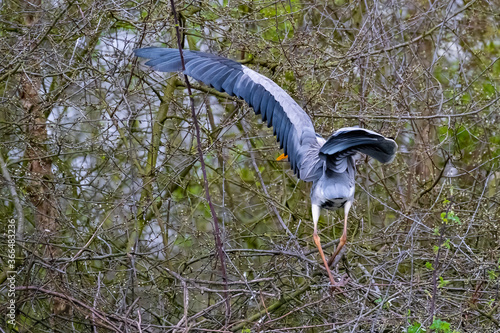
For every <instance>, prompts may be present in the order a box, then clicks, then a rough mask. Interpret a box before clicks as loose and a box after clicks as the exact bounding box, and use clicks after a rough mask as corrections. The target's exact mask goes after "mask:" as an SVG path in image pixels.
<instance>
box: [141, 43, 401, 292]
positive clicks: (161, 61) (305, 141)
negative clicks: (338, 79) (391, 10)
mask: <svg viewBox="0 0 500 333" xmlns="http://www.w3.org/2000/svg"><path fill="white" fill-rule="evenodd" d="M134 52H135V54H136V55H137V56H139V57H143V58H147V59H150V60H149V61H147V62H146V65H148V66H151V67H152V68H153V69H155V70H157V71H161V72H173V71H180V70H182V63H181V58H180V54H179V50H177V49H168V48H143V49H138V50H135V51H134ZM183 55H184V62H185V70H184V73H185V74H187V75H189V76H191V77H193V78H195V79H196V80H199V81H202V82H203V83H205V84H207V85H210V86H211V87H213V88H215V89H216V90H218V91H221V92H226V93H228V94H229V95H232V96H237V97H239V98H241V99H243V100H245V101H246V102H247V103H248V104H249V105H250V106H251V107H253V109H254V111H255V113H256V114H260V115H261V118H262V121H263V122H266V124H267V126H268V127H271V126H272V127H273V134H274V135H275V136H276V138H277V140H278V142H279V143H280V148H283V149H284V152H285V154H286V155H288V159H289V161H290V165H291V168H292V169H293V171H294V173H296V174H297V176H298V177H299V178H300V179H302V180H304V181H311V182H313V186H312V190H311V204H312V207H313V209H312V212H313V221H314V230H315V231H314V235H313V236H314V241H315V243H316V245H317V246H318V249H319V250H320V254H321V257H322V259H323V261H324V263H325V266H326V268H327V271H328V274H329V277H330V281H331V283H332V285H334V281H333V277H332V275H331V273H330V271H329V269H328V265H327V263H326V261H325V258H324V255H323V251H322V249H321V244H320V241H319V237H318V236H317V232H316V229H317V222H318V219H319V210H320V208H324V209H331V210H335V209H338V208H341V207H345V222H344V233H343V236H342V237H341V242H340V244H339V247H337V250H336V252H335V254H334V256H335V255H336V254H337V253H338V251H339V250H340V248H341V247H342V246H343V244H344V243H345V239H346V223H347V213H348V211H349V208H350V206H351V203H352V201H353V200H354V178H355V165H354V158H353V155H355V154H356V153H357V152H360V153H363V154H366V155H369V156H371V157H373V158H375V159H376V160H378V161H380V162H382V163H389V162H391V161H392V160H393V159H394V156H395V155H396V150H397V145H396V142H395V141H394V140H392V139H389V138H386V137H384V136H382V135H380V134H378V133H376V132H373V131H370V130H366V129H362V128H352V127H347V128H341V129H339V130H338V131H336V132H335V133H334V134H333V135H332V136H330V138H328V140H325V139H323V138H322V137H321V136H320V135H318V134H316V132H315V130H314V126H313V123H312V121H311V119H310V118H309V116H308V115H307V114H306V112H305V111H304V110H303V109H302V108H301V107H300V106H299V105H298V104H297V103H296V102H295V101H294V100H293V99H292V98H291V97H290V96H289V95H288V94H287V93H286V92H285V91H284V90H283V89H282V88H281V87H279V86H278V85H277V84H276V83H274V82H273V81H271V80H270V79H268V78H267V77H265V76H263V75H261V74H259V73H257V72H255V71H253V70H251V69H249V68H248V67H246V66H244V65H242V64H240V63H238V62H236V61H233V60H230V59H227V58H223V57H219V56H216V55H213V54H209V53H204V52H198V51H183Z"/></svg>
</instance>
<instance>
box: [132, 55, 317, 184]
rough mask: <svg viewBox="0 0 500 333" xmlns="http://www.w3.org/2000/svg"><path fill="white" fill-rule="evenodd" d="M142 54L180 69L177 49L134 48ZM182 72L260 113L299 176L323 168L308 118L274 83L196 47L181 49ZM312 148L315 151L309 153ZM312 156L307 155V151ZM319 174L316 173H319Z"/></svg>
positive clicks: (163, 67) (158, 65) (159, 66)
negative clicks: (189, 49)
mask: <svg viewBox="0 0 500 333" xmlns="http://www.w3.org/2000/svg"><path fill="white" fill-rule="evenodd" d="M134 52H135V54H136V55H137V56H139V57H142V58H147V59H151V60H149V61H148V62H146V65H148V66H151V67H152V68H153V69H155V70H157V71H161V72H173V71H180V70H182V64H181V58H180V54H179V50H177V49H168V48H156V47H149V48H143V49H138V50H135V51H134ZM183 55H184V63H185V68H186V69H185V71H184V73H185V74H187V75H189V76H191V77H193V78H195V79H196V80H200V81H202V82H203V83H205V84H207V85H210V86H212V87H214V88H215V89H216V90H218V91H222V92H227V93H228V94H229V95H233V96H237V97H239V98H241V99H243V100H245V102H247V103H248V104H249V105H250V106H251V107H253V109H254V110H255V113H256V114H261V115H262V121H267V126H268V127H271V126H272V127H273V134H274V135H276V138H277V139H278V141H279V142H280V148H283V149H284V151H285V154H286V155H288V158H289V160H290V163H291V167H292V169H293V170H294V172H295V173H296V174H297V176H298V177H299V178H300V179H303V180H306V181H312V180H314V179H316V177H317V175H318V174H319V175H320V173H319V172H318V170H321V169H322V164H323V163H321V162H322V161H320V159H319V156H318V152H319V148H320V145H319V143H318V139H317V138H316V133H315V131H314V126H313V123H312V121H311V118H309V116H308V115H307V113H305V111H304V110H302V108H301V107H300V106H299V105H298V104H297V103H296V102H295V101H294V100H293V99H292V98H291V97H290V96H289V95H288V94H287V93H286V92H285V91H284V90H283V89H282V88H281V87H279V86H278V85H277V84H276V83H274V82H273V81H271V80H270V79H268V78H267V77H265V76H263V75H260V74H259V73H257V72H255V71H253V70H251V69H250V68H248V67H246V66H244V65H242V64H240V63H238V62H236V61H233V60H230V59H227V58H223V57H219V56H216V55H213V54H209V53H204V52H198V51H183ZM311 148H312V150H314V151H315V154H313V153H311V151H310V150H311ZM311 154H312V155H315V159H314V161H313V160H310V159H308V158H309V156H308V155H311ZM318 178H319V177H318Z"/></svg>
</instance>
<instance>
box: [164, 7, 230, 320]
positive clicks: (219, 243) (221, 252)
mask: <svg viewBox="0 0 500 333" xmlns="http://www.w3.org/2000/svg"><path fill="white" fill-rule="evenodd" d="M170 4H171V5H172V13H173V15H174V22H175V31H176V33H177V46H178V47H179V54H180V57H181V64H182V71H183V72H184V71H185V69H186V66H185V62H184V54H183V53H182V41H181V33H180V30H179V22H178V19H177V11H176V10H175V3H174V0H170ZM184 81H185V82H186V87H187V90H188V94H189V101H190V104H191V116H192V117H193V123H194V127H195V132H196V143H197V148H198V156H199V159H200V165H201V171H202V173H203V183H204V187H205V196H206V199H207V202H208V205H209V207H210V213H211V214H212V219H213V221H214V237H215V246H216V248H217V255H218V257H219V260H220V264H221V273H222V279H223V281H224V282H227V274H226V263H225V260H224V250H223V247H222V241H221V237H220V235H221V232H220V228H219V221H218V218H217V214H216V213H215V208H214V205H213V203H212V198H211V197H210V191H209V188H208V178H207V171H206V168H205V159H204V157H203V150H202V148H201V135H200V125H199V124H198V119H197V117H196V111H195V109H194V98H193V92H192V91H191V85H190V83H189V79H188V77H187V75H186V74H184ZM224 289H225V290H226V291H225V293H224V297H225V298H226V325H227V324H228V323H229V318H230V316H231V304H230V300H229V295H228V292H227V289H228V286H227V284H226V285H225V287H224Z"/></svg>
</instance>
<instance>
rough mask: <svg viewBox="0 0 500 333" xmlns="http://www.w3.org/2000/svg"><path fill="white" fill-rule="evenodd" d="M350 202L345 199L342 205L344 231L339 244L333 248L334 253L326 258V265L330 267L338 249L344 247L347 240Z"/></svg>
mask: <svg viewBox="0 0 500 333" xmlns="http://www.w3.org/2000/svg"><path fill="white" fill-rule="evenodd" d="M351 204H352V203H351V202H350V201H347V202H346V203H345V205H344V215H345V217H344V232H342V236H341V237H340V240H339V245H338V246H337V248H336V249H335V253H333V255H332V256H331V257H330V260H328V267H330V265H331V264H333V261H334V260H335V257H336V256H337V254H339V252H340V250H341V249H342V248H343V247H344V244H345V243H346V242H347V215H349V209H350V208H351Z"/></svg>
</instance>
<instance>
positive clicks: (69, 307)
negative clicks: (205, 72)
mask: <svg viewBox="0 0 500 333" xmlns="http://www.w3.org/2000/svg"><path fill="white" fill-rule="evenodd" d="M175 5H176V9H177V11H178V14H179V15H178V19H179V25H180V30H181V33H182V37H181V39H182V43H183V46H184V47H185V48H188V49H192V50H201V51H206V52H211V53H215V54H219V55H223V56H226V57H230V58H233V59H236V60H239V61H242V62H244V63H245V64H246V65H247V66H249V67H250V68H252V69H254V70H257V71H258V72H260V73H262V74H264V75H266V76H268V77H270V78H272V79H273V80H274V81H275V82H277V83H278V84H279V85H280V86H282V87H283V88H284V89H285V90H286V91H287V92H288V93H290V95H291V96H292V97H293V98H295V100H296V101H297V102H298V103H299V104H300V105H301V106H302V107H303V108H304V110H305V111H306V112H307V113H308V114H309V115H310V116H311V118H312V119H313V122H314V124H315V126H316V129H317V131H318V133H320V134H321V135H323V136H324V137H328V136H329V135H330V134H331V133H333V131H335V130H336V129H338V128H340V127H345V126H361V127H364V128H368V129H371V130H375V131H378V132H380V133H382V134H384V135H387V136H390V137H394V138H395V139H396V141H397V142H398V145H399V151H398V155H397V157H396V159H395V161H394V162H393V163H392V164H390V165H381V164H379V163H378V162H376V161H373V160H370V159H368V158H366V157H364V156H360V157H359V159H358V176H357V178H356V182H357V192H356V201H355V204H354V207H353V209H352V210H351V211H352V213H351V214H350V218H349V228H348V244H347V246H346V251H345V253H344V256H343V259H342V260H341V261H340V263H339V265H338V266H337V267H336V269H335V270H334V276H335V277H336V278H338V279H344V280H347V284H346V286H345V287H343V288H342V289H341V290H335V291H334V292H333V293H331V292H330V290H329V288H328V278H327V276H326V272H325V271H324V269H323V268H322V264H321V262H320V260H319V256H318V254H317V250H316V248H315V246H314V243H313V241H312V237H311V236H312V223H311V213H310V202H309V191H310V184H308V183H304V182H302V181H297V179H296V178H295V177H294V176H293V173H292V172H291V171H290V170H289V165H288V164H287V163H286V162H277V161H276V157H277V156H278V155H280V154H281V152H280V151H279V149H278V145H277V144H276V140H275V138H274V137H273V136H272V130H270V129H268V128H267V127H266V126H265V125H264V124H262V122H261V121H260V120H259V119H258V117H256V116H255V115H254V114H253V111H252V109H251V108H249V107H247V106H246V105H245V104H244V103H242V102H239V101H237V100H235V99H234V98H232V97H229V96H227V95H226V94H222V93H218V92H216V91H214V90H213V89H211V88H209V87H207V86H204V85H202V84H201V83H199V82H196V81H191V84H192V86H193V99H194V103H195V104H194V107H195V110H196V113H197V117H198V121H199V124H200V128H201V131H200V133H201V134H200V139H201V148H202V152H203V156H204V160H205V164H206V168H205V169H206V174H207V180H208V185H209V193H210V195H211V199H212V203H213V207H214V208H215V212H216V214H217V217H218V224H219V226H220V229H221V234H220V237H221V239H222V245H223V250H224V258H225V260H224V263H223V265H224V267H225V269H226V278H227V283H225V282H224V281H225V279H224V276H223V273H222V270H221V267H222V264H221V261H220V259H219V256H218V254H217V251H216V243H215V238H214V220H213V217H212V215H211V212H210V208H209V203H208V202H207V200H206V198H205V190H204V186H203V184H204V178H203V174H202V169H201V164H200V158H199V154H198V151H197V143H196V142H197V141H196V133H195V130H194V123H193V120H192V117H191V109H190V100H189V97H188V94H187V91H186V83H185V81H184V79H183V77H181V76H179V75H178V74H176V73H171V74H167V73H155V72H152V71H151V70H150V69H149V68H147V67H146V66H143V65H142V63H143V61H142V60H139V59H137V58H135V57H134V56H133V53H132V50H133V49H135V48H139V47H143V46H151V45H155V46H167V47H174V48H175V47H176V46H177V40H176V35H175V24H174V17H173V15H172V8H171V6H170V3H169V2H161V1H160V2H158V1H154V2H151V1H145V2H134V1H105V0H103V1H98V2H94V1H86V0H79V1H63V0H60V1H52V2H48V1H43V2H41V1H39V0H38V1H37V0H25V1H12V0H10V1H3V2H1V3H0V6H1V9H0V15H1V19H0V27H1V29H0V34H1V38H0V51H1V52H0V58H1V59H2V61H1V62H0V63H1V65H0V100H1V103H0V138H1V145H0V156H1V160H0V164H1V169H2V170H1V171H2V178H0V180H1V182H2V187H1V189H0V196H1V199H2V206H1V210H0V228H1V230H2V232H5V233H7V231H8V224H9V221H11V220H12V219H13V220H14V221H15V224H16V227H17V229H16V230H17V234H16V237H17V260H16V267H15V271H16V272H17V273H16V274H15V276H16V287H17V290H16V297H15V300H16V321H17V326H16V327H12V326H11V325H7V322H6V320H7V317H6V314H7V313H8V309H7V307H6V305H5V306H4V305H0V312H1V314H2V315H1V317H0V327H1V328H2V330H3V331H9V330H11V331H22V332H108V331H110V332H111V331H120V332H164V331H189V330H193V331H203V330H205V331H237V332H254V331H255V332H257V331H273V332H274V331H276V332H285V331H298V332H302V331H304V332H309V331H310V332H313V331H325V330H329V331H339V332H347V331H350V332H357V331H371V332H383V331H384V332H392V331H395V332H402V331H403V332H406V331H407V332H418V331H419V329H420V331H421V332H423V329H426V330H427V331H436V332H479V331H480V332H490V331H491V332H494V331H497V330H498V329H499V326H500V323H499V320H500V315H499V313H498V304H499V295H498V288H499V282H498V276H499V275H500V254H499V240H498V224H499V218H500V211H499V202H498V201H499V194H498V186H499V182H500V180H499V177H500V169H499V163H500V161H499V156H500V132H499V130H500V128H499V127H500V125H499V116H498V106H499V103H498V100H499V98H500V95H499V93H498V87H499V77H500V62H499V61H498V59H499V55H500V47H499V46H500V34H499V28H500V27H499V25H498V22H499V14H498V8H499V6H500V3H498V2H496V1H479V0H477V1H476V0H473V1H441V0H436V1H434V2H428V1H420V0H417V1H385V2H381V1H374V2H372V1H344V0H336V1H309V2H308V1H293V0H292V1H266V0H264V1H240V0H235V1H195V2H190V1H179V2H176V4H175ZM341 216H342V215H341V214H340V213H330V212H329V213H326V212H324V213H323V216H322V218H321V220H320V225H319V228H320V236H321V238H322V242H323V244H324V248H325V251H326V252H327V253H331V252H332V251H333V249H334V246H335V244H337V242H336V240H337V239H338V238H339V237H340V235H341V231H342V223H341V222H340V221H341ZM280 220H281V221H282V223H283V224H284V225H286V227H287V228H288V229H289V230H290V232H291V234H292V235H290V234H288V233H287V232H285V230H284V228H283V226H282V225H281V223H280ZM7 250H8V244H7V237H5V238H2V240H1V241H0V263H1V264H2V266H1V267H2V268H1V269H2V272H1V274H0V282H1V283H2V284H0V288H1V289H2V294H0V299H1V301H0V304H7V301H8V296H7V290H8V280H7V277H8V276H9V274H8V272H7V271H8V270H9V268H8V252H7Z"/></svg>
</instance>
